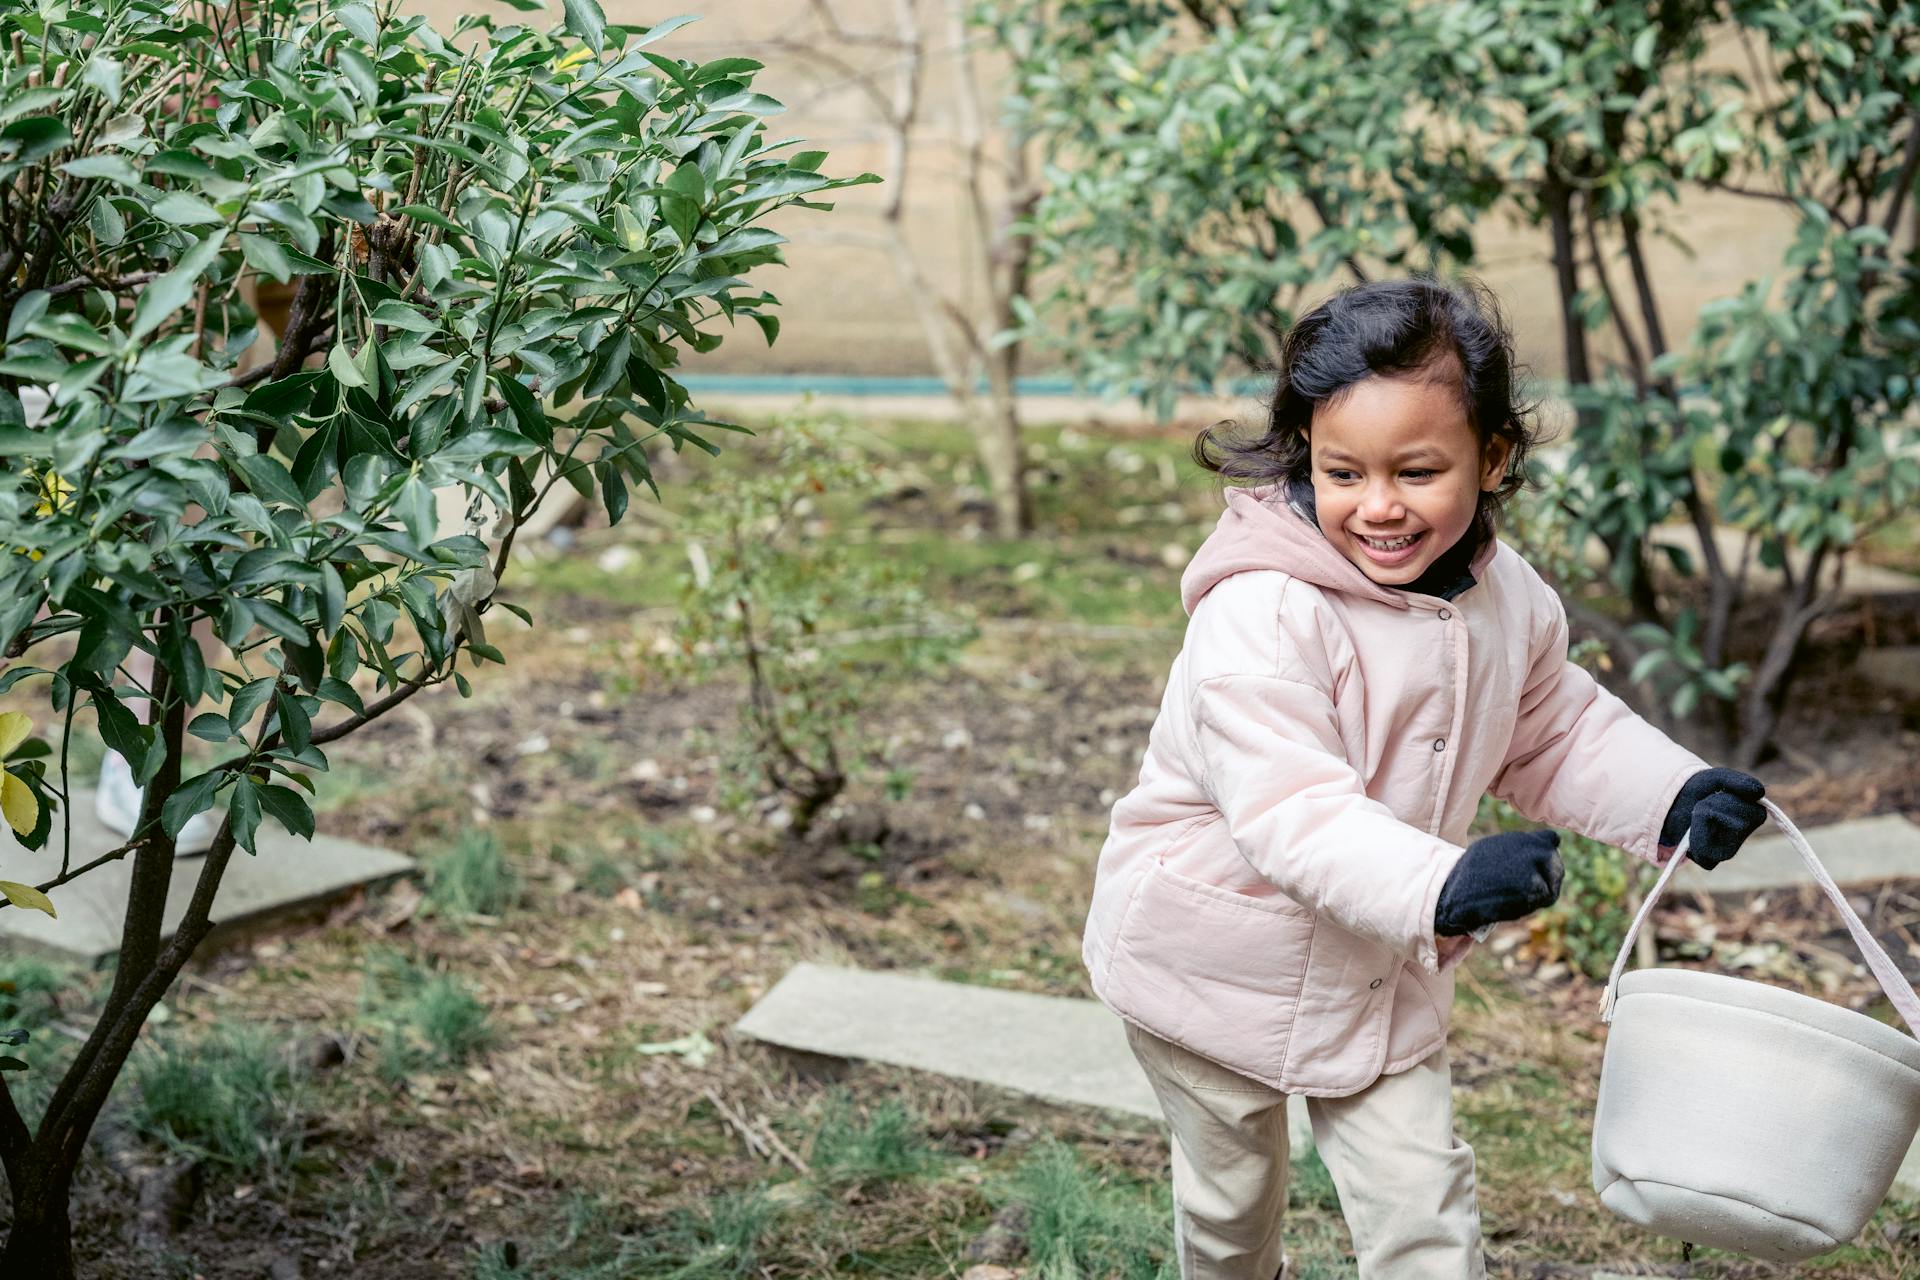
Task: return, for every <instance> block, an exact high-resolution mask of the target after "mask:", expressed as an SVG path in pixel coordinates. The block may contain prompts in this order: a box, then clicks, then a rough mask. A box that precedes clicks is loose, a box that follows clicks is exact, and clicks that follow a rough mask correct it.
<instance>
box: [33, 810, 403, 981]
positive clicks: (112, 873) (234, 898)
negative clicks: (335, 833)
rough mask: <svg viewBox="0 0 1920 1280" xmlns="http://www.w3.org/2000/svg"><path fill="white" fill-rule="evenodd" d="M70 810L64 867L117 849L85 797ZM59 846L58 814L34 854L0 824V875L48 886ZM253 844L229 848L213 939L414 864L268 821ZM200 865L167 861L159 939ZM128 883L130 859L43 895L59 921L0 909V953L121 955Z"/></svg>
mask: <svg viewBox="0 0 1920 1280" xmlns="http://www.w3.org/2000/svg"><path fill="white" fill-rule="evenodd" d="M72 810H73V858H72V863H71V865H73V866H76V867H77V866H81V865H83V864H85V863H86V862H87V861H89V860H90V859H93V858H97V857H99V856H100V855H101V854H103V853H106V852H107V851H108V850H111V849H117V848H119V847H120V845H121V844H123V843H124V841H123V840H122V838H121V837H120V836H119V835H117V834H116V833H114V832H112V831H109V830H108V829H107V828H106V827H104V826H102V825H101V824H100V820H99V819H98V818H97V817H95V816H94V812H93V792H92V791H90V790H82V789H80V788H78V787H76V788H74V791H73V798H72ZM61 845H62V834H61V817H60V815H56V816H55V819H54V824H53V835H52V838H51V839H49V840H48V841H47V844H46V847H45V848H43V849H40V850H37V851H35V852H28V851H27V850H25V849H22V848H21V847H20V845H19V844H18V843H17V842H16V841H15V840H14V839H13V833H12V832H11V831H9V830H7V829H6V828H5V826H4V824H0V871H4V873H5V874H4V878H5V879H8V880H18V881H22V882H24V883H27V884H39V883H42V882H43V881H46V880H50V879H52V878H53V877H54V876H56V875H59V874H60V849H61ZM258 847H259V850H260V851H259V853H258V854H256V855H255V856H252V857H249V856H248V855H247V854H245V853H244V852H238V851H236V852H235V853H234V855H233V858H232V860H231V861H229V862H228V863H227V870H226V874H225V875H224V876H222V877H221V880H220V891H219V893H218V894H216V895H215V897H214V900H213V912H212V918H213V921H214V925H215V932H214V937H215V938H216V939H217V938H218V937H219V935H220V931H221V930H223V929H227V928H231V927H232V926H234V925H238V924H242V923H245V924H248V925H250V926H251V925H258V924H261V923H264V922H266V921H269V920H271V919H273V918H275V917H277V916H280V915H283V914H290V913H292V912H295V911H298V910H301V909H303V908H309V907H312V906H315V905H317V904H320V903H324V902H327V901H329V900H331V899H333V898H337V897H340V896H342V895H344V894H345V893H347V892H348V891H349V890H351V889H353V888H355V887H356V886H359V885H380V884H385V883H388V882H390V881H392V880H394V879H395V878H397V877H399V876H402V875H405V874H407V873H408V872H411V871H412V870H413V869H414V862H413V859H411V858H409V857H406V856H405V855H403V854H399V853H395V852H394V851H393V850H391V849H379V848H375V847H373V846H371V845H364V844H358V843H356V842H354V841H352V840H340V839H336V838H334V837H332V836H327V835H316V836H314V838H313V840H312V842H311V843H309V842H308V841H305V840H302V839H301V838H300V837H298V836H295V835H290V834H288V833H287V832H286V831H285V830H283V829H282V828H281V827H280V826H279V824H278V823H276V822H274V821H273V820H272V819H268V820H266V821H263V822H262V823H261V824H260V832H259V840H258ZM201 861H202V860H201V859H200V858H198V857H194V856H187V857H182V858H178V859H176V860H175V862H174V868H173V883H172V884H171V885H170V886H169V887H168V890H167V905H166V908H165V911H164V914H163V915H162V916H161V937H162V938H170V937H172V936H173V931H174V929H175V928H176V927H177V926H178V925H179V923H180V919H181V917H182V916H184V915H186V913H187V903H188V902H190V901H191V900H192V898H193V886H194V882H195V880H197V879H198V878H199V875H200V865H201ZM132 878H133V856H132V855H131V854H129V855H127V856H126V857H124V858H121V859H119V860H118V861H115V862H109V863H107V864H106V865H104V866H100V867H95V868H94V869H93V870H92V871H89V872H87V873H86V874H85V875H83V876H81V877H80V878H79V879H77V880H74V881H71V882H69V883H67V884H63V885H61V886H60V887H58V888H56V889H53V890H51V891H50V892H49V893H48V894H47V896H48V897H49V898H51V899H52V900H53V908H54V910H55V911H57V912H59V913H60V914H59V916H58V918H54V917H50V916H48V915H47V914H46V913H45V912H41V911H27V910H22V909H21V908H19V907H8V908H6V909H5V910H4V911H0V950H22V951H42V952H52V953H54V954H56V955H60V956H62V957H64V958H67V959H70V960H76V961H79V962H80V963H82V964H85V965H89V966H97V965H98V964H100V963H101V962H102V961H104V960H105V959H107V958H108V957H110V956H112V955H114V954H115V953H116V952H118V951H119V949H120V933H121V930H122V928H123V927H124V925H125V921H126V908H127V886H128V884H129V882H130V881H131V880H132Z"/></svg>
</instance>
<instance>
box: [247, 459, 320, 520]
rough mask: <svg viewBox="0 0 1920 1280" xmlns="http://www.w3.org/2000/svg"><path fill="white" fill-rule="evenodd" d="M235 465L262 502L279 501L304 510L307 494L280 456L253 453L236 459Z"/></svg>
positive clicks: (295, 508)
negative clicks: (283, 463)
mask: <svg viewBox="0 0 1920 1280" xmlns="http://www.w3.org/2000/svg"><path fill="white" fill-rule="evenodd" d="M234 465H235V466H236V467H237V468H238V469H239V471H240V474H241V475H242V476H243V477H245V479H246V482H247V488H249V489H251V490H253V493H254V496H255V497H257V498H259V499H260V501H262V502H277V503H280V504H281V505H282V506H287V507H292V508H293V509H294V510H296V511H304V510H305V509H306V506H307V500H306V497H305V495H303V494H302V493H301V492H300V486H299V485H297V484H295V483H294V482H293V476H292V475H291V474H289V473H288V471H287V469H286V467H284V466H283V465H281V462H280V460H279V459H278V458H275V457H273V456H271V455H270V454H265V453H256V454H251V455H249V456H247V457H244V458H236V459H234Z"/></svg>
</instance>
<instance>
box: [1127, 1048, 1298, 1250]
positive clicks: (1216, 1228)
mask: <svg viewBox="0 0 1920 1280" xmlns="http://www.w3.org/2000/svg"><path fill="white" fill-rule="evenodd" d="M1126 1028H1127V1043H1128V1044H1129V1045H1130V1046H1131V1047H1132V1049H1133V1054H1134V1057H1136V1058H1137V1059H1139V1061H1140V1065H1141V1067H1142V1069H1144V1070H1145V1071H1146V1073H1147V1079H1148V1081H1149V1082H1150V1083H1151V1084H1152V1085H1153V1092H1154V1096H1155V1097H1157V1098H1158V1099H1159V1100H1160V1109H1161V1111H1162V1112H1164V1113H1165V1115H1166V1119H1167V1126H1168V1128H1169V1129H1170V1130H1171V1133H1172V1145H1173V1225H1174V1246H1175V1249H1176V1252H1177V1256H1178V1257H1179V1260H1180V1280H1285V1277H1286V1276H1287V1274H1288V1265H1287V1258H1286V1251H1285V1247H1284V1242H1283V1240H1282V1238H1281V1228H1282V1223H1283V1220H1284V1218H1285V1216H1286V1209H1287V1173H1288V1168H1287V1158H1288V1151H1287V1095H1286V1094H1284V1093H1281V1092H1279V1091H1278V1090H1276V1089H1270V1088H1268V1087H1267V1086H1266V1085H1264V1084H1261V1083H1260V1082H1259V1081H1257V1080H1250V1079H1248V1078H1247V1077H1245V1076H1242V1075H1240V1074H1238V1073H1237V1072H1234V1071H1231V1070H1229V1069H1228V1068H1226V1067H1223V1066H1221V1065H1220V1064H1219V1063H1217V1062H1214V1061H1212V1060H1210V1059H1208V1058H1203V1057H1201V1056H1200V1055H1199V1054H1197V1053H1194V1052H1192V1051H1191V1050H1188V1049H1185V1048H1183V1047H1181V1046H1180V1045H1177V1044H1174V1043H1172V1042H1171V1041H1168V1040H1163V1039H1161V1038H1160V1037H1159V1036H1156V1035H1154V1034H1153V1033H1152V1032H1149V1031H1146V1030H1143V1029H1142V1028H1140V1027H1137V1026H1135V1025H1134V1024H1133V1023H1131V1022H1129V1023H1127V1024H1126Z"/></svg>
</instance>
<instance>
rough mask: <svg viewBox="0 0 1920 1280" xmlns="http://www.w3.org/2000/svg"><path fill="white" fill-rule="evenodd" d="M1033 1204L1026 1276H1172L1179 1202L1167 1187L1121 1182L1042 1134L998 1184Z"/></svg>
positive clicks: (1140, 1279)
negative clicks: (1175, 1208)
mask: <svg viewBox="0 0 1920 1280" xmlns="http://www.w3.org/2000/svg"><path fill="white" fill-rule="evenodd" d="M998 1198H999V1199H1001V1200H1002V1201H1003V1202H1005V1201H1015V1202H1018V1203H1020V1204H1023V1205H1025V1206H1026V1209H1027V1214H1028V1218H1027V1221H1028V1227H1027V1258H1028V1262H1027V1274H1029V1275H1032V1276H1036V1277H1047V1280H1080V1278H1082V1277H1084V1278H1086V1280H1093V1277H1103V1278H1104V1277H1114V1278H1116V1280H1170V1278H1171V1277H1175V1276H1178V1275H1179V1274H1180V1267H1179V1263H1178V1261H1177V1260H1176V1259H1175V1258H1174V1256H1173V1249H1172V1244H1173V1200H1172V1195H1171V1192H1170V1190H1169V1188H1168V1186H1167V1185H1166V1184H1165V1183H1164V1182H1163V1183H1158V1184H1155V1185H1153V1186H1150V1187H1145V1188H1142V1187H1137V1186H1125V1185H1115V1184H1114V1182H1113V1181H1112V1180H1111V1179H1109V1178H1107V1177H1105V1176H1102V1175H1101V1174H1100V1173H1099V1172H1098V1171H1097V1170H1095V1169H1093V1168H1090V1167H1089V1166H1088V1165H1087V1163H1086V1162H1085V1161H1084V1160H1083V1159H1082V1158H1081V1155H1080V1153H1079V1152H1078V1151H1076V1150H1075V1149H1074V1148H1072V1147H1070V1146H1067V1145H1065V1144H1063V1143H1061V1142H1059V1141H1057V1140H1056V1139H1054V1138H1052V1137H1051V1136H1048V1137H1043V1138H1042V1139H1041V1140H1040V1142H1039V1143H1037V1144H1036V1145H1035V1146H1034V1148H1033V1149H1032V1150H1031V1152H1030V1153H1029V1155H1028V1156H1027V1158H1026V1159H1025V1160H1024V1161H1023V1162H1022V1163H1021V1164H1020V1166H1019V1167H1018V1168H1017V1169H1015V1170H1014V1172H1013V1174H1012V1175H1011V1176H1010V1177H1009V1178H1008V1179H1007V1180H1006V1182H1005V1183H1004V1184H1003V1186H1002V1187H1001V1188H1000V1189H999V1196H998Z"/></svg>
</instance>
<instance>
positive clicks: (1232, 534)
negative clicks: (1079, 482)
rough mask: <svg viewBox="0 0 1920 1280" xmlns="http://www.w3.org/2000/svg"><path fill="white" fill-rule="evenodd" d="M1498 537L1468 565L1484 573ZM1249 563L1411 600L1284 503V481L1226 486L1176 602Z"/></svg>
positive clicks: (1385, 598)
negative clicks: (1380, 580)
mask: <svg viewBox="0 0 1920 1280" xmlns="http://www.w3.org/2000/svg"><path fill="white" fill-rule="evenodd" d="M1499 547H1500V543H1499V540H1498V539H1496V538H1489V539H1488V540H1487V542H1486V545H1485V546H1483V547H1481V548H1480V550H1479V551H1478V552H1476V553H1475V554H1474V557H1473V560H1472V563H1471V566H1470V567H1471V570H1472V572H1473V574H1474V576H1475V577H1482V576H1483V574H1482V571H1483V570H1484V569H1485V567H1486V564H1487V562H1488V561H1489V560H1491V559H1493V556H1494V553H1495V552H1496V551H1498V550H1499ZM1253 569H1279V570H1281V571H1282V572H1284V573H1289V574H1292V575H1293V576H1294V577H1296V578H1299V579H1301V580H1302V581H1303V582H1311V583H1313V584H1314V585H1315V586H1318V587H1324V588H1326V589H1328V590H1331V591H1344V592H1347V593H1348V594H1350V595H1356V596H1364V597H1366V598H1368V599H1371V600H1378V601H1380V602H1381V603H1383V604H1387V605H1391V606H1393V607H1394V608H1396V609H1406V608H1410V607H1411V606H1410V605H1409V604H1408V601H1407V593H1406V592H1404V591H1397V590H1395V589H1394V588H1392V587H1383V586H1381V585H1380V584H1379V583H1377V582H1375V581H1374V580H1373V579H1372V578H1369V577H1368V576H1367V575H1366V574H1364V573H1362V572H1361V571H1360V566H1359V565H1356V564H1354V563H1353V561H1351V560H1349V559H1347V558H1346V557H1345V556H1343V555H1341V554H1340V552H1339V551H1338V550H1336V549H1335V547H1334V545H1333V544H1332V543H1331V542H1328V541H1327V537H1326V535H1325V534H1323V533H1321V532H1320V526H1319V525H1318V524H1317V523H1315V522H1313V521H1310V520H1308V519H1307V518H1306V516H1305V515H1304V514H1303V513H1301V512H1300V511H1298V510H1296V509H1295V508H1293V507H1291V506H1289V505H1288V503H1287V498H1286V486H1285V485H1284V484H1263V485H1254V486H1251V487H1243V488H1230V489H1228V490H1227V509H1226V510H1225V511H1223V512H1221V513H1220V523H1219V524H1217V525H1216V526H1214V530H1213V532H1212V533H1210V534H1208V535H1207V540H1206V541H1205V542H1203V543H1201V544H1200V550H1198V551H1197V552H1195V553H1194V557H1193V560H1192V562H1191V563H1190V564H1188V565H1187V569H1186V572H1185V573H1184V574H1182V575H1181V577H1180V603H1181V605H1182V607H1183V608H1185V610H1186V611H1187V614H1188V616H1192V614H1193V610H1194V607H1195V606H1196V605H1198V604H1199V603H1200V599H1201V597H1203V596H1205V595H1206V594H1207V592H1209V591H1211V590H1212V589H1213V588H1214V586H1215V585H1216V584H1217V583H1219V582H1220V581H1221V580H1222V579H1223V578H1228V577H1231V576H1232V575H1234V574H1236V573H1245V572H1247V571H1248V570H1253Z"/></svg>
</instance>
